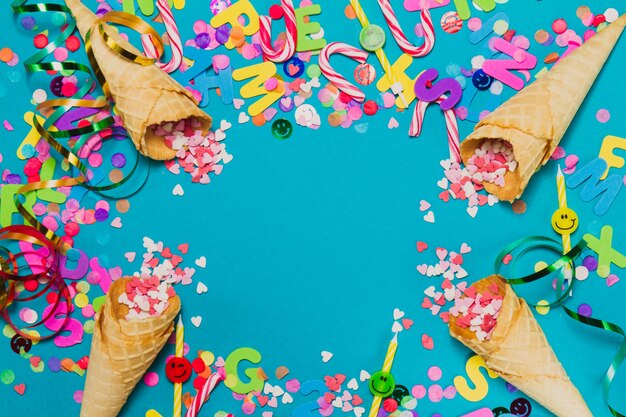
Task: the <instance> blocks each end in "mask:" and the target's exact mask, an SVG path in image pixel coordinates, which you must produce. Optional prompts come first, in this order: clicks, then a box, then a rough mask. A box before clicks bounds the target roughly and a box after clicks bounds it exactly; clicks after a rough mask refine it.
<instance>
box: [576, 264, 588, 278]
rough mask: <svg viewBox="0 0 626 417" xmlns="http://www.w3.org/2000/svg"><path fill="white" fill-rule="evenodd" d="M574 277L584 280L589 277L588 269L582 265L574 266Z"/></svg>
mask: <svg viewBox="0 0 626 417" xmlns="http://www.w3.org/2000/svg"><path fill="white" fill-rule="evenodd" d="M574 276H575V278H576V279H577V280H579V281H584V280H586V279H587V278H588V277H589V270H588V269H587V267H585V266H584V265H579V266H577V267H576V270H575V274H574Z"/></svg>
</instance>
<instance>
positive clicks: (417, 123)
mask: <svg viewBox="0 0 626 417" xmlns="http://www.w3.org/2000/svg"><path fill="white" fill-rule="evenodd" d="M446 98H448V96H446V95H445V94H442V95H441V97H439V98H438V99H437V100H436V101H435V103H441V102H442V101H444V100H445V99H446ZM429 104H430V103H429V102H428V101H423V100H418V101H417V104H416V106H415V112H414V113H413V119H412V120H411V127H410V128H409V136H415V137H417V136H419V135H420V133H421V132H422V125H423V124H424V113H425V112H426V108H427V107H428V105H429ZM443 113H444V117H445V119H446V131H447V133H448V147H449V148H450V158H451V159H453V160H455V161H456V162H461V149H460V137H459V126H458V124H457V122H456V114H454V108H451V109H449V110H444V111H443Z"/></svg>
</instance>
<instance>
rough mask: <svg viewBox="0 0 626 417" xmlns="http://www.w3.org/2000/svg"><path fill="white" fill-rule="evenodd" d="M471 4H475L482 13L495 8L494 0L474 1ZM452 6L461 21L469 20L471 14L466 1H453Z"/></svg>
mask: <svg viewBox="0 0 626 417" xmlns="http://www.w3.org/2000/svg"><path fill="white" fill-rule="evenodd" d="M473 2H474V3H476V5H477V6H478V7H480V8H481V9H482V10H483V11H484V12H490V11H492V10H493V9H495V8H496V2H495V0H474V1H473ZM454 5H455V6H456V11H457V13H458V14H459V17H460V18H461V19H462V20H467V19H469V18H470V16H471V15H472V13H471V12H470V9H469V4H468V3H467V0H454Z"/></svg>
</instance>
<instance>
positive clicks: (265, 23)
mask: <svg viewBox="0 0 626 417" xmlns="http://www.w3.org/2000/svg"><path fill="white" fill-rule="evenodd" d="M280 4H281V6H282V8H283V12H284V14H283V17H284V19H285V27H286V28H287V32H286V35H287V39H286V41H285V44H284V45H283V47H282V49H281V50H279V51H277V50H275V49H274V46H273V45H272V18H271V17H269V16H261V17H260V18H259V19H260V24H261V25H260V29H259V34H260V36H261V49H262V50H263V55H264V56H265V58H267V59H269V60H270V61H272V62H284V61H287V60H288V59H289V58H291V57H292V56H293V54H294V53H295V52H296V42H297V41H298V28H297V27H296V10H295V8H294V7H293V2H292V0H281V2H280Z"/></svg>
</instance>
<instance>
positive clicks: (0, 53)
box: [0, 48, 13, 62]
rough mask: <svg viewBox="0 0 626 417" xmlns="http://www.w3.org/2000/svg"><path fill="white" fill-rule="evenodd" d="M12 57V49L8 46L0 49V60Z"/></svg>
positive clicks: (6, 60) (3, 60) (7, 59)
mask: <svg viewBox="0 0 626 417" xmlns="http://www.w3.org/2000/svg"><path fill="white" fill-rule="evenodd" d="M12 59H13V51H12V50H10V49H9V48H2V49H0V61H2V62H9V61H11V60H12Z"/></svg>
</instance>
